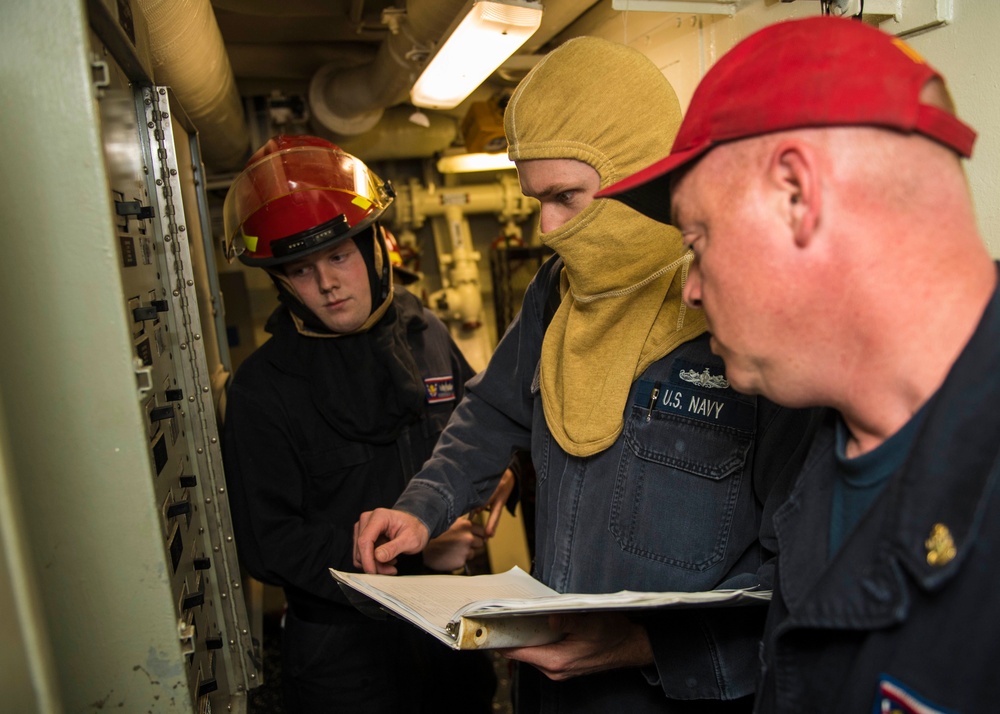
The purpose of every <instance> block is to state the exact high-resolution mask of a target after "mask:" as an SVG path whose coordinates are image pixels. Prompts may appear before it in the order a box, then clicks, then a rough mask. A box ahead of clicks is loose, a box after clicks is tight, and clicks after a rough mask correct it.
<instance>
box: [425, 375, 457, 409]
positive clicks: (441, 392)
mask: <svg viewBox="0 0 1000 714" xmlns="http://www.w3.org/2000/svg"><path fill="white" fill-rule="evenodd" d="M424 389H425V390H426V391H427V403H428V404H440V403H441V402H453V401H455V378H454V377H451V376H448V377H427V378H426V379H425V380H424Z"/></svg>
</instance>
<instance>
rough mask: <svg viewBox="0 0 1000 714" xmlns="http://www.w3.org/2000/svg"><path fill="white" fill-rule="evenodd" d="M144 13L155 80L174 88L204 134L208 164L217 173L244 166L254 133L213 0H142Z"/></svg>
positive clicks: (199, 131) (202, 143) (141, 8)
mask: <svg viewBox="0 0 1000 714" xmlns="http://www.w3.org/2000/svg"><path fill="white" fill-rule="evenodd" d="M139 9H140V11H141V12H142V14H143V15H144V16H145V17H146V24H147V26H148V28H149V37H150V53H151V55H152V58H153V73H154V81H155V82H156V83H157V84H165V85H169V86H170V87H171V89H172V90H173V92H174V96H176V97H177V100H178V101H179V102H180V104H181V106H182V107H184V111H185V112H186V113H187V115H188V117H189V118H190V119H191V122H192V123H193V124H194V126H195V127H196V128H197V129H198V133H199V134H200V139H201V142H200V143H201V149H202V158H203V159H204V161H205V163H206V164H207V165H208V166H210V167H211V168H213V169H215V170H217V171H227V170H232V169H237V168H239V167H241V166H242V163H243V161H244V159H246V156H247V154H248V153H249V149H250V133H249V131H248V129H247V124H246V119H245V118H244V115H243V106H242V104H241V102H240V96H239V92H237V90H236V80H235V79H234V77H233V71H232V68H231V67H230V65H229V57H228V56H227V54H226V48H225V45H224V44H223V41H222V33H221V32H220V31H219V26H218V24H217V23H216V21H215V13H214V12H213V10H212V6H211V4H210V2H209V0H139Z"/></svg>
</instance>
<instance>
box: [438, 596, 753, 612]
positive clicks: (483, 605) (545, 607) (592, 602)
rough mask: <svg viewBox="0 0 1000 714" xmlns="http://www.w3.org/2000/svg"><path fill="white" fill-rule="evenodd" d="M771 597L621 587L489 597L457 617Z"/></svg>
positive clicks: (738, 601) (719, 602)
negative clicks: (596, 591)
mask: <svg viewBox="0 0 1000 714" xmlns="http://www.w3.org/2000/svg"><path fill="white" fill-rule="evenodd" d="M770 599H771V591H770V590H708V591H704V592H694V593H684V592H632V591H628V590H622V591H621V592H617V593H601V594H586V593H584V594H576V593H566V594H562V595H555V596H551V597H536V598H531V599H527V600H524V599H519V600H502V599H496V598H494V599H491V600H486V601H481V602H471V603H469V605H468V606H466V607H464V608H462V610H461V611H459V612H458V613H457V614H458V615H459V616H463V615H464V616H475V617H483V618H488V617H500V616H503V615H506V614H509V613H511V612H516V613H517V614H525V615H529V614H534V615H538V614H544V613H555V612H562V611H566V610H574V611H597V610H628V609H636V610H638V609H646V608H650V607H664V606H671V605H673V606H689V607H697V606H703V605H725V604H732V605H736V604H752V603H754V602H761V603H767V602H768V601H769V600H770Z"/></svg>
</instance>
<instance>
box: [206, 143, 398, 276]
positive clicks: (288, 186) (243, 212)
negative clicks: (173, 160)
mask: <svg viewBox="0 0 1000 714" xmlns="http://www.w3.org/2000/svg"><path fill="white" fill-rule="evenodd" d="M282 199H285V200H282ZM275 202H278V203H277V204H275ZM391 202H392V197H391V195H390V194H389V192H388V191H387V189H386V186H385V184H384V183H383V181H382V180H381V179H380V178H379V177H378V176H376V175H375V174H374V173H372V172H371V171H370V170H369V169H368V167H367V166H365V164H364V163H363V162H362V161H360V160H359V159H357V158H356V157H354V156H352V155H351V154H347V153H345V152H343V151H339V150H336V149H332V148H328V147H321V146H296V147H293V148H289V149H283V150H281V151H276V152H274V153H270V154H267V155H265V156H263V157H262V158H261V159H259V160H258V161H255V162H254V163H252V164H250V165H249V166H247V167H246V169H244V170H243V172H242V173H241V174H240V175H239V176H237V177H236V179H235V180H234V181H233V184H232V186H230V188H229V192H228V193H227V194H226V201H225V204H224V206H223V220H224V226H225V233H226V235H225V250H226V257H227V258H228V259H229V260H232V259H233V258H235V257H236V256H237V255H240V254H241V253H243V252H244V251H247V252H248V253H250V254H258V253H262V252H264V253H267V254H269V253H270V250H269V247H268V246H269V244H270V242H271V241H274V240H278V239H281V238H284V237H287V236H291V235H295V234H297V233H299V232H301V231H304V230H309V229H311V228H314V227H316V226H317V225H321V224H323V223H326V222H328V221H330V220H332V219H333V218H335V217H337V216H339V215H342V214H343V215H345V216H346V218H347V221H348V224H349V226H351V227H353V226H355V225H356V224H357V223H360V222H361V221H362V220H364V219H365V218H367V217H368V216H370V215H371V214H372V213H381V211H382V210H383V209H385V208H386V206H388V205H389V204H390V203H391ZM272 204H275V205H274V208H273V209H271V210H269V207H271V205H272ZM285 206H287V207H288V210H285V209H284V208H283V207H285ZM292 207H294V208H292ZM257 214H260V215H261V216H268V220H266V221H264V222H263V226H259V225H258V226H255V227H254V228H255V230H252V231H246V230H245V224H246V223H247V220H248V219H250V218H251V217H253V216H255V215H257ZM265 234H266V235H265ZM265 244H266V245H265Z"/></svg>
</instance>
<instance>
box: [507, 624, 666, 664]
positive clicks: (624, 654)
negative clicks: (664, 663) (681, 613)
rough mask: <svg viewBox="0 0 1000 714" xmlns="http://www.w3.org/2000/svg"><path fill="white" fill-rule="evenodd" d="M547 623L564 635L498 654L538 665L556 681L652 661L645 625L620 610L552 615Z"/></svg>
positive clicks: (651, 651)
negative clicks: (557, 639) (634, 620)
mask: <svg viewBox="0 0 1000 714" xmlns="http://www.w3.org/2000/svg"><path fill="white" fill-rule="evenodd" d="M549 624H550V625H551V626H552V627H554V628H555V629H558V630H562V631H563V632H565V633H566V637H565V638H563V639H562V640H560V641H559V642H555V643H553V644H551V645H540V646H538V647H512V648H509V649H504V650H500V653H501V654H503V656H504V657H507V658H508V659H515V660H519V661H521V662H525V663H526V664H530V665H533V666H535V667H537V668H538V669H539V670H541V672H542V673H543V674H544V675H545V676H546V677H548V678H549V679H552V680H555V681H562V680H564V679H571V678H572V677H579V676H581V675H585V674H594V673H595V672H601V671H603V670H606V669H617V668H620V667H641V666H644V665H647V664H652V662H653V650H652V647H651V646H650V644H649V637H648V635H647V634H646V628H645V627H643V626H642V625H640V624H637V623H635V622H633V621H631V620H629V619H628V618H627V617H625V616H624V615H621V614H619V613H603V612H593V613H587V614H582V615H551V616H550V620H549Z"/></svg>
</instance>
